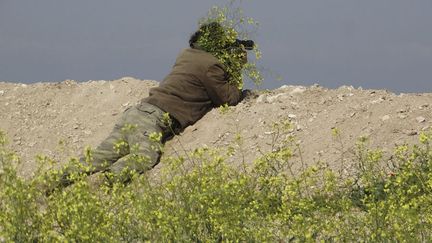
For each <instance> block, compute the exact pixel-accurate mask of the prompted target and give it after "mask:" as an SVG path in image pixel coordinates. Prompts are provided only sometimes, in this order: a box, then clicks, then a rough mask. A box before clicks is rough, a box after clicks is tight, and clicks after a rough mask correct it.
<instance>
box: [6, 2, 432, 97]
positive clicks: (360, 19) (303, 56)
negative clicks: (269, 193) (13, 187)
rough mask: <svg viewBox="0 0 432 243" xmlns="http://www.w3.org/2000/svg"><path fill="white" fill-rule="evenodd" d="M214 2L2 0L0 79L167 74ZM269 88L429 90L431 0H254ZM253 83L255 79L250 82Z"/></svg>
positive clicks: (250, 7)
mask: <svg viewBox="0 0 432 243" xmlns="http://www.w3.org/2000/svg"><path fill="white" fill-rule="evenodd" d="M223 3H225V1H211V0H181V1H179V0H177V1H175V0H172V1H164V0H158V1H156V0H154V1H146V0H122V1H120V0H0V80H2V81H10V82H25V83H32V82H39V81H61V80H65V79H74V80H80V81H86V80H90V79H91V80H99V79H106V80H110V79H116V78H119V77H122V76H133V77H137V78H140V79H155V80H161V79H163V78H164V76H165V75H166V74H167V73H168V72H169V70H170V68H171V66H172V64H173V62H174V59H175V57H176V55H177V54H178V52H179V51H180V49H182V48H184V47H186V46H187V40H188V38H189V35H190V34H191V33H192V32H193V31H194V30H195V28H196V26H197V20H198V19H199V18H200V17H203V16H205V15H206V12H207V10H208V9H209V8H210V7H211V6H212V5H214V4H223ZM242 4H243V6H244V9H245V13H246V14H247V15H250V16H252V17H254V18H255V19H256V20H258V21H259V22H260V23H261V28H260V29H259V32H258V36H257V37H256V40H257V42H258V43H259V44H260V45H261V49H262V52H263V59H262V62H261V65H263V66H264V67H266V68H269V69H270V70H271V71H272V72H274V73H275V74H278V75H281V76H282V77H283V80H282V81H276V78H275V77H274V76H271V75H269V76H267V78H266V80H265V82H264V85H263V87H262V88H275V87H279V86H281V85H283V84H300V85H310V84H313V83H319V84H320V85H322V86H325V87H330V88H333V87H338V86H340V85H353V86H355V87H359V86H361V87H363V88H385V89H388V90H391V91H395V92H432V78H431V77H432V1H431V0H410V1H407V0H357V1H354V0H266V1H264V0H250V1H243V3H242ZM248 86H249V87H250V85H248Z"/></svg>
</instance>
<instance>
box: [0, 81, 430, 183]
mask: <svg viewBox="0 0 432 243" xmlns="http://www.w3.org/2000/svg"><path fill="white" fill-rule="evenodd" d="M156 85H157V82H155V81H149V80H137V79H134V78H130V77H125V78H121V79H118V80H113V81H88V82H84V83H77V82H75V81H72V80H66V81H63V82H59V83H36V84H31V85H26V84H17V83H6V82H0V129H1V130H3V131H5V132H6V134H7V136H8V138H9V145H8V146H9V147H10V148H11V149H12V150H14V151H16V152H17V154H18V155H20V156H21V157H22V162H23V163H22V167H21V172H22V173H23V174H24V175H31V172H32V171H34V170H35V168H36V163H35V157H36V156H37V155H38V154H44V155H48V156H50V157H53V158H54V159H56V160H58V161H61V163H64V162H65V161H66V160H67V158H68V157H70V156H79V154H80V153H81V152H82V150H83V148H84V147H86V146H92V147H95V146H96V145H97V144H98V143H99V142H100V141H101V140H102V139H104V138H105V137H106V136H107V135H108V133H109V132H110V131H111V129H112V127H113V125H114V123H115V121H116V119H118V118H119V116H120V114H121V113H122V111H123V110H125V109H126V108H127V107H128V106H131V105H134V104H136V103H137V102H138V101H139V100H140V99H141V98H143V97H145V96H147V95H148V91H149V89H150V88H151V87H154V86H156ZM257 93H258V94H257V95H256V96H254V97H250V98H249V99H247V100H244V101H243V102H241V103H240V104H238V105H237V106H235V107H232V108H230V109H229V111H227V112H221V111H220V110H219V109H214V110H212V111H211V112H209V113H208V114H207V115H206V116H205V117H203V118H202V119H201V120H200V121H198V122H197V123H196V124H195V125H193V126H190V127H188V128H187V129H186V130H185V131H184V132H183V133H182V134H181V135H179V136H176V137H175V138H174V139H172V140H171V141H169V142H168V143H167V145H166V151H165V153H164V157H163V159H164V158H167V157H168V156H175V155H176V154H178V153H179V154H183V153H184V152H185V151H190V150H193V149H195V148H198V147H202V146H208V147H217V148H221V149H226V148H228V147H230V146H232V147H234V148H236V149H237V151H238V152H237V153H236V154H234V155H233V156H232V157H230V158H229V160H230V161H232V162H233V163H238V164H239V163H241V162H242V161H245V162H246V163H250V162H251V161H253V160H254V159H255V158H257V157H259V156H261V154H262V153H265V152H267V151H271V149H272V145H274V142H273V140H274V138H275V137H276V136H277V135H278V133H277V130H275V129H274V128H272V124H273V123H275V122H281V121H289V122H290V123H291V128H290V129H288V130H287V131H286V133H285V134H283V135H282V136H279V137H285V136H286V135H289V136H293V137H294V138H295V139H294V142H293V147H294V148H299V149H300V151H301V153H298V150H297V153H296V156H295V158H293V163H296V164H297V165H298V164H300V163H301V162H300V161H303V163H306V164H312V163H315V162H317V161H319V160H321V161H326V162H328V163H329V164H331V165H333V166H340V165H341V164H343V163H346V164H344V168H345V167H346V168H345V169H349V168H350V167H351V166H352V164H350V163H352V160H350V158H352V157H353V151H355V150H354V147H355V143H356V141H357V139H358V138H359V137H361V136H365V137H368V140H369V143H370V146H371V147H380V148H382V149H383V151H384V153H385V154H389V153H390V152H392V151H393V149H394V147H395V145H400V144H404V143H408V144H414V143H417V141H418V136H417V135H418V134H419V133H420V132H422V131H427V130H430V129H431V128H432V93H423V94H394V93H391V92H388V91H385V90H363V89H361V88H353V87H347V86H343V87H340V88H338V89H327V88H323V87H320V86H318V85H314V86H309V87H304V86H289V85H284V86H282V87H280V88H278V89H275V90H261V91H259V92H257ZM334 128H336V129H337V130H338V131H340V136H339V137H335V136H334V135H333V133H332V130H333V129H334ZM238 135H239V136H240V137H241V143H235V142H234V141H235V138H236V136H238ZM297 145H298V146H297ZM161 166H163V165H159V166H158V167H157V168H156V170H155V171H156V172H157V171H158V169H159V168H160V167H161Z"/></svg>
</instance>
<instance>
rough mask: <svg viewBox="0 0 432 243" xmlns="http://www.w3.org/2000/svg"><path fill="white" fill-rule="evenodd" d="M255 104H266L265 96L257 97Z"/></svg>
mask: <svg viewBox="0 0 432 243" xmlns="http://www.w3.org/2000/svg"><path fill="white" fill-rule="evenodd" d="M256 102H257V103H266V102H267V95H265V94H263V95H260V96H258V98H257V101H256Z"/></svg>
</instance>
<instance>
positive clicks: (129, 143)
mask: <svg viewBox="0 0 432 243" xmlns="http://www.w3.org/2000/svg"><path fill="white" fill-rule="evenodd" d="M164 114H165V112H164V111H163V110H161V109H160V108H158V107H156V106H154V105H151V104H148V103H141V104H139V105H137V106H134V107H130V108H128V109H127V110H126V111H125V112H124V113H123V115H122V116H121V117H120V119H119V120H118V121H117V123H116V124H115V126H114V128H113V130H112V131H111V133H110V134H109V136H108V137H107V138H106V139H105V140H103V141H102V142H101V143H100V145H99V146H98V147H97V148H96V149H95V150H94V151H91V152H90V153H89V155H88V156H86V157H84V156H83V157H82V158H80V163H81V164H86V165H87V164H89V165H90V170H89V171H87V173H88V174H93V173H97V172H111V173H106V174H109V175H110V176H111V177H113V178H114V179H115V180H120V181H122V182H126V181H128V180H129V179H130V176H131V174H132V173H131V172H136V173H143V172H145V171H146V170H149V169H151V168H153V167H154V166H155V165H156V164H157V163H158V162H159V159H160V156H161V149H162V146H163V143H164V142H165V141H166V140H167V139H168V138H169V137H172V136H173V133H172V131H173V129H172V127H171V125H170V122H168V121H166V118H164ZM164 120H165V121H164ZM171 124H172V123H171ZM72 170H74V171H76V168H75V169H72ZM70 173H71V170H69V171H68V170H66V176H63V178H65V179H66V180H65V181H64V184H66V185H67V184H70V183H69V181H68V179H67V174H70Z"/></svg>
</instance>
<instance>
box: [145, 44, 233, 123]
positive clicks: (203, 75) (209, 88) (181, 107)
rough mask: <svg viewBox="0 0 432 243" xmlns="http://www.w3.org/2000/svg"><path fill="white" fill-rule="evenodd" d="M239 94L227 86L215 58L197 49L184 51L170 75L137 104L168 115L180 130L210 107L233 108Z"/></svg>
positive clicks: (226, 81)
mask: <svg viewBox="0 0 432 243" xmlns="http://www.w3.org/2000/svg"><path fill="white" fill-rule="evenodd" d="M240 99H241V90H239V89H238V88H237V87H236V86H234V85H231V84H229V83H228V75H227V73H226V72H225V70H224V67H223V65H222V64H221V63H220V62H219V61H218V59H217V58H216V57H214V56H213V55H211V54H210V53H208V52H205V51H203V50H199V49H193V48H188V49H184V50H183V51H182V52H181V53H180V54H179V56H178V57H177V60H176V62H175V64H174V67H173V69H172V71H171V73H170V74H168V76H167V77H166V78H165V79H164V80H163V81H162V82H161V83H160V85H159V87H156V88H152V89H151V90H150V94H149V97H147V98H144V99H143V100H142V101H141V102H146V103H150V104H152V105H155V106H157V107H159V108H161V109H162V110H164V111H166V112H168V113H169V114H170V115H171V116H172V117H174V118H175V119H176V120H177V121H178V122H179V123H180V125H181V129H184V128H186V127H187V126H189V125H192V124H194V123H195V122H196V121H197V120H199V119H200V118H201V117H203V116H204V115H205V114H206V113H207V112H208V111H210V110H211V109H212V108H213V107H218V106H220V105H223V104H228V105H236V104H237V103H238V102H239V101H240Z"/></svg>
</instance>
